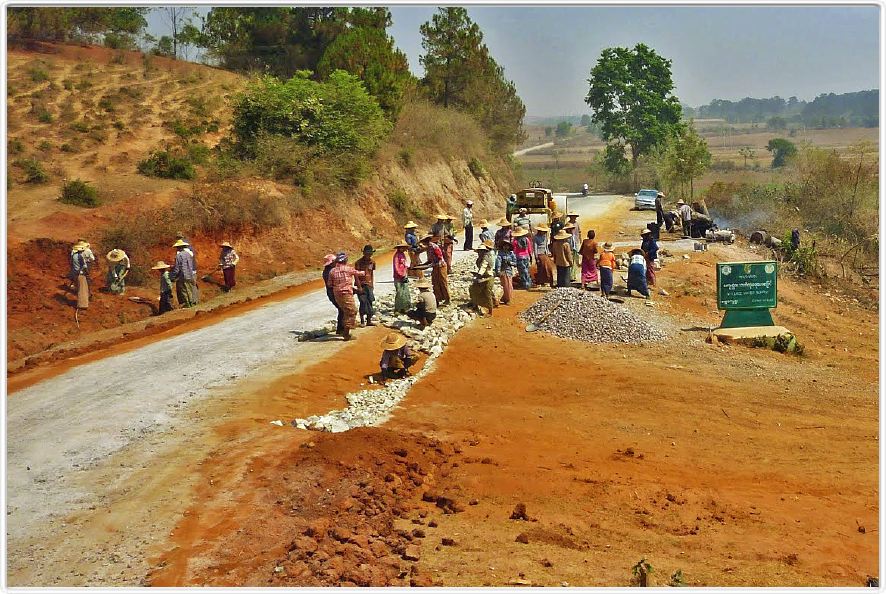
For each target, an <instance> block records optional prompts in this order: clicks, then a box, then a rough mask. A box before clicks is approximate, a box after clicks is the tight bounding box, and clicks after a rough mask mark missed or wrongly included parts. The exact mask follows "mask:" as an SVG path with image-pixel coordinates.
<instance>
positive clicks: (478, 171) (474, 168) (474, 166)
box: [468, 157, 486, 179]
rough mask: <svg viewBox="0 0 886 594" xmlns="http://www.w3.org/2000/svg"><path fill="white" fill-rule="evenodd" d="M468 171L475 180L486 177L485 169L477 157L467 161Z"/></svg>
mask: <svg viewBox="0 0 886 594" xmlns="http://www.w3.org/2000/svg"><path fill="white" fill-rule="evenodd" d="M468 169H470V171H471V174H472V175H473V176H474V177H476V178H477V179H480V178H481V177H483V176H484V175H486V169H485V168H484V167H483V163H481V162H480V160H479V159H478V158H477V157H471V160H470V161H468Z"/></svg>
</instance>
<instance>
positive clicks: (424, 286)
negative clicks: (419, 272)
mask: <svg viewBox="0 0 886 594" xmlns="http://www.w3.org/2000/svg"><path fill="white" fill-rule="evenodd" d="M415 286H416V288H417V289H418V300H417V301H416V302H415V309H411V310H409V311H408V312H406V315H407V316H408V317H409V319H411V320H415V321H417V322H418V323H419V324H420V325H421V327H422V328H426V327H427V326H430V325H431V324H432V323H433V322H434V320H435V319H436V318H437V298H436V297H435V296H434V294H433V293H432V292H431V283H429V282H428V280H427V279H424V278H423V279H421V280H420V281H418V282H417V283H415Z"/></svg>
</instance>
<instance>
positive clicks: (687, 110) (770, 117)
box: [524, 89, 880, 128]
mask: <svg viewBox="0 0 886 594" xmlns="http://www.w3.org/2000/svg"><path fill="white" fill-rule="evenodd" d="M683 115H684V116H685V117H686V118H697V119H723V120H726V121H727V122H729V123H731V124H738V123H766V124H770V125H772V127H788V126H790V125H791V124H795V125H797V124H802V125H804V126H808V127H811V128H847V127H851V128H857V127H864V128H876V127H877V126H879V125H880V91H879V90H877V89H872V90H868V91H857V92H854V93H841V94H835V93H822V94H821V95H819V96H818V97H816V98H815V99H813V100H812V101H804V100H802V99H797V98H796V97H789V98H788V99H783V98H782V97H779V96H777V95H776V96H775V97H769V98H768V99H755V98H753V97H745V98H744V99H740V100H738V101H730V100H728V99H714V100H713V101H711V102H710V103H708V104H707V105H701V106H699V107H691V106H689V105H686V104H683ZM581 118H582V114H578V115H564V116H549V117H539V116H526V118H525V119H524V124H526V125H529V126H556V125H557V124H558V123H559V122H563V121H566V122H570V123H571V124H573V125H580V123H581Z"/></svg>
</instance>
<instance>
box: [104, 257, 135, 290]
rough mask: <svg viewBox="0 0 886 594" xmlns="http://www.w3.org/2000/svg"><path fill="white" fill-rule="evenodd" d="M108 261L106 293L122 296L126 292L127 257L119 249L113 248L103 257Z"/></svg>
mask: <svg viewBox="0 0 886 594" xmlns="http://www.w3.org/2000/svg"><path fill="white" fill-rule="evenodd" d="M105 258H106V259H107V260H108V278H107V282H108V287H107V288H108V292H109V293H114V294H115V295H123V293H124V292H125V291H126V280H125V279H126V275H127V274H129V268H130V262H129V256H127V255H126V252H124V251H123V250H121V249H117V248H114V249H112V250H111V251H110V252H108V254H107V255H106V256H105Z"/></svg>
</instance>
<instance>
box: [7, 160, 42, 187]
mask: <svg viewBox="0 0 886 594" xmlns="http://www.w3.org/2000/svg"><path fill="white" fill-rule="evenodd" d="M15 165H16V166H17V167H19V168H20V169H21V170H22V171H24V173H25V182H26V183H29V184H42V183H44V182H47V181H49V174H48V173H46V170H45V169H43V165H41V164H40V162H39V161H37V159H34V158H33V157H32V158H30V159H20V160H18V161H16V162H15Z"/></svg>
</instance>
